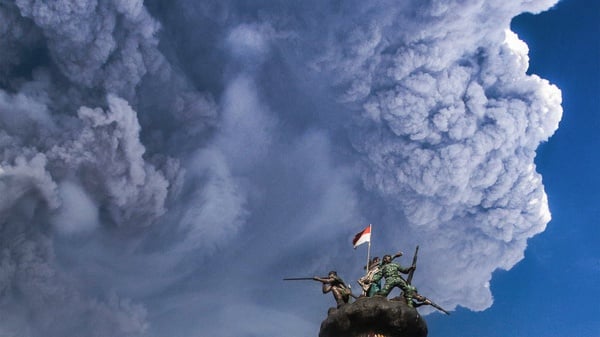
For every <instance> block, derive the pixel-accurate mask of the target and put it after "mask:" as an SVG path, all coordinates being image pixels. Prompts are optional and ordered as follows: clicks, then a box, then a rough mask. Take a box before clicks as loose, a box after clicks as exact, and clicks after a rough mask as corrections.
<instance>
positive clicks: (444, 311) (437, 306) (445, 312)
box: [429, 300, 450, 315]
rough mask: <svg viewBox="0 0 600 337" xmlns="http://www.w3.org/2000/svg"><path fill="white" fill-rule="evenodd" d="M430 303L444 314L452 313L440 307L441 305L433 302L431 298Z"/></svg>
mask: <svg viewBox="0 0 600 337" xmlns="http://www.w3.org/2000/svg"><path fill="white" fill-rule="evenodd" d="M429 303H430V305H431V306H432V307H434V308H436V309H437V310H439V311H441V312H443V313H444V314H446V315H450V313H449V312H448V311H446V310H445V309H444V308H442V307H440V306H439V305H437V304H435V303H433V302H431V300H429Z"/></svg>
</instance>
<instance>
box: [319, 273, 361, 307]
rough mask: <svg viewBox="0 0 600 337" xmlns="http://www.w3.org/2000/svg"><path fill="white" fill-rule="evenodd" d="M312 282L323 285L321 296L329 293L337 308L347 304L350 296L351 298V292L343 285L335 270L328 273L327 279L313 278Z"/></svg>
mask: <svg viewBox="0 0 600 337" xmlns="http://www.w3.org/2000/svg"><path fill="white" fill-rule="evenodd" d="M313 280H315V281H319V282H321V283H323V294H326V293H328V292H331V293H332V294H333V298H335V302H336V303H337V307H338V308H339V307H341V306H342V305H344V304H346V303H348V301H350V296H352V290H351V289H350V287H348V286H347V285H346V283H344V280H342V279H341V278H340V277H339V276H338V275H337V272H336V271H335V270H332V271H330V272H329V274H328V275H327V277H318V276H315V277H313Z"/></svg>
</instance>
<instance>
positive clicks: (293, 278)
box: [283, 277, 313, 281]
mask: <svg viewBox="0 0 600 337" xmlns="http://www.w3.org/2000/svg"><path fill="white" fill-rule="evenodd" d="M312 279H313V278H312V277H287V278H284V279H283V280H284V281H301V280H312Z"/></svg>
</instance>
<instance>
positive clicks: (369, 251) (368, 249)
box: [365, 224, 373, 276]
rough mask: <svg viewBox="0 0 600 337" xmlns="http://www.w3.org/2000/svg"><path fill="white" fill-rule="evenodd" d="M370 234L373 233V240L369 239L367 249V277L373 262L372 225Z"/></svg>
mask: <svg viewBox="0 0 600 337" xmlns="http://www.w3.org/2000/svg"><path fill="white" fill-rule="evenodd" d="M369 232H371V238H370V239H369V248H367V270H366V273H365V276H366V275H367V274H368V273H369V267H370V266H369V265H370V262H371V240H372V239H373V228H372V227H371V224H369Z"/></svg>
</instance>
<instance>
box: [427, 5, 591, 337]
mask: <svg viewBox="0 0 600 337" xmlns="http://www.w3.org/2000/svg"><path fill="white" fill-rule="evenodd" d="M512 28H513V30H514V31H515V32H517V34H518V35H519V37H520V38H521V39H523V40H524V41H526V42H527V44H528V45H529V50H530V53H529V55H530V57H531V63H530V67H529V73H534V74H538V75H540V76H542V77H544V78H546V79H548V80H550V81H551V82H552V83H555V84H556V85H558V86H559V87H560V88H561V90H562V94H563V108H564V114H563V118H562V120H561V123H560V127H559V129H558V131H557V132H556V134H555V135H554V136H552V138H551V139H550V140H549V141H548V142H547V143H545V144H543V145H542V146H541V147H540V149H539V150H538V154H537V157H536V164H537V166H538V170H539V171H540V173H541V174H542V175H543V177H544V185H545V189H546V192H547V193H548V195H549V204H550V210H551V212H552V221H551V222H550V223H549V224H548V228H547V229H546V230H545V231H544V232H543V233H542V234H540V235H538V236H536V237H534V238H532V239H531V240H529V244H528V248H527V250H526V252H525V259H524V260H522V261H521V262H519V263H518V264H517V265H516V266H515V267H514V268H513V269H511V270H510V271H508V272H507V271H498V272H495V273H494V278H493V281H492V284H491V288H492V292H493V293H494V298H495V301H494V305H493V306H492V307H491V308H490V309H487V310H486V311H484V312H480V313H473V312H469V311H468V310H458V311H457V312H456V313H453V316H452V317H441V315H436V316H431V317H430V318H429V319H428V321H429V326H430V336H433V337H435V336H447V337H450V336H463V337H464V336H486V337H488V336H489V337H493V336H514V337H519V336H545V337H562V336H581V337H594V336H598V335H600V321H599V320H598V317H600V305H599V304H598V299H600V244H599V243H600V227H599V226H598V221H597V220H598V217H599V216H600V208H599V207H598V205H599V200H600V176H599V175H598V165H600V155H599V154H600V152H599V150H598V148H599V147H600V133H598V130H599V128H600V39H598V36H600V35H599V34H600V4H599V3H597V2H589V1H582V0H564V1H561V2H560V3H559V4H558V5H556V7H554V8H553V9H551V10H549V11H547V12H544V13H541V14H538V15H531V14H524V15H521V16H519V17H517V18H515V19H514V20H513V23H512Z"/></svg>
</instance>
